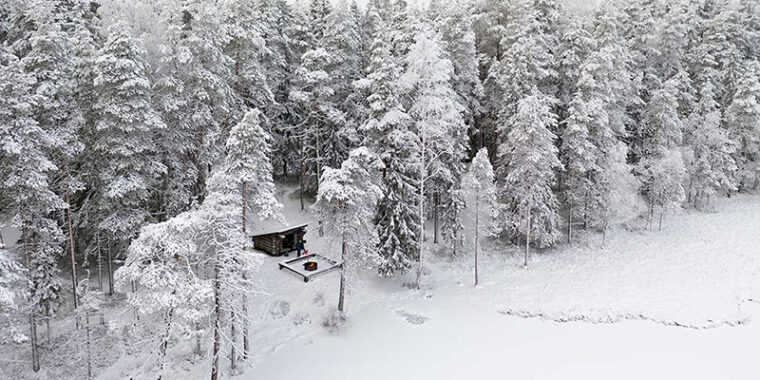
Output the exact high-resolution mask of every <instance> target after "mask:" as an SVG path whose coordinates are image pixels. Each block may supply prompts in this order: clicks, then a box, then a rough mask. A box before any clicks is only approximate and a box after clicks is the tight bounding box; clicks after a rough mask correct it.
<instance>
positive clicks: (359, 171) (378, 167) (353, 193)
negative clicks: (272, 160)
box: [313, 148, 384, 317]
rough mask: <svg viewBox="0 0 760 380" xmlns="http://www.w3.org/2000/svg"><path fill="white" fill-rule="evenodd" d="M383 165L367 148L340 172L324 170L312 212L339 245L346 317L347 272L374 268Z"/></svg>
mask: <svg viewBox="0 0 760 380" xmlns="http://www.w3.org/2000/svg"><path fill="white" fill-rule="evenodd" d="M383 167H384V165H383V162H382V161H381V160H380V158H379V157H378V156H377V155H376V154H374V153H372V152H371V151H370V150H369V149H367V148H357V149H354V150H352V151H351V153H350V154H349V156H348V158H347V159H346V160H345V161H343V163H342V164H341V167H340V169H333V168H330V167H327V168H325V170H324V172H323V174H322V181H321V183H322V186H320V188H319V193H318V194H317V201H316V203H315V204H314V206H313V207H314V208H315V210H316V212H317V214H319V216H320V220H323V221H324V223H325V225H326V227H327V233H328V234H329V235H333V236H334V237H336V238H338V239H340V241H341V261H342V263H343V265H342V266H341V270H340V293H339V295H338V311H339V312H340V313H341V316H342V317H343V316H344V313H345V291H346V286H347V284H346V282H347V272H348V270H349V269H350V268H351V267H352V266H354V265H361V264H362V263H364V264H372V265H377V264H378V259H377V255H376V252H377V244H378V238H377V230H376V229H375V226H374V223H373V222H372V221H373V218H374V216H375V210H376V208H377V202H378V201H379V200H380V198H381V197H382V196H383V192H382V189H381V187H380V181H381V173H382V170H383Z"/></svg>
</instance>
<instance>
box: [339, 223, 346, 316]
mask: <svg viewBox="0 0 760 380" xmlns="http://www.w3.org/2000/svg"><path fill="white" fill-rule="evenodd" d="M340 259H341V261H342V263H341V264H340V265H341V266H340V290H339V291H338V311H339V312H340V314H341V315H343V312H344V310H345V302H346V234H345V232H344V233H343V244H341V250H340Z"/></svg>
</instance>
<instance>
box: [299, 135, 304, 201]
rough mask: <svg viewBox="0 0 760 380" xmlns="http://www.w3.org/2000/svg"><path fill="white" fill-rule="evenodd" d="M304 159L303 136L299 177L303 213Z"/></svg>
mask: <svg viewBox="0 0 760 380" xmlns="http://www.w3.org/2000/svg"><path fill="white" fill-rule="evenodd" d="M304 158H305V157H304V152H303V136H301V174H300V175H299V183H300V187H299V191H300V195H301V211H303V210H304V204H303V186H304V183H303V181H304V178H303V176H304V170H303V169H304V168H303V163H304Z"/></svg>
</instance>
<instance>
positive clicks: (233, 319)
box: [230, 310, 237, 373]
mask: <svg viewBox="0 0 760 380" xmlns="http://www.w3.org/2000/svg"><path fill="white" fill-rule="evenodd" d="M230 369H231V370H232V373H235V370H237V313H235V311H234V310H230Z"/></svg>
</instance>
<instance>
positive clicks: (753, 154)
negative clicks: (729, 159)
mask: <svg viewBox="0 0 760 380" xmlns="http://www.w3.org/2000/svg"><path fill="white" fill-rule="evenodd" d="M744 66H745V67H744V72H745V73H744V75H743V76H742V78H741V79H740V80H739V82H738V85H737V88H736V93H735V94H734V96H733V100H732V102H731V105H730V106H729V107H728V109H727V110H726V116H725V119H726V127H727V129H728V133H729V137H730V138H731V139H732V140H733V141H735V142H737V143H738V144H739V149H738V150H737V152H736V154H735V156H734V160H735V161H736V164H737V165H738V169H739V172H738V173H737V175H738V178H737V182H738V186H739V190H742V189H745V188H748V187H754V188H757V184H758V180H760V178H759V177H758V175H760V63H758V61H757V60H755V59H753V60H748V61H746V62H745V65H744Z"/></svg>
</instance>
